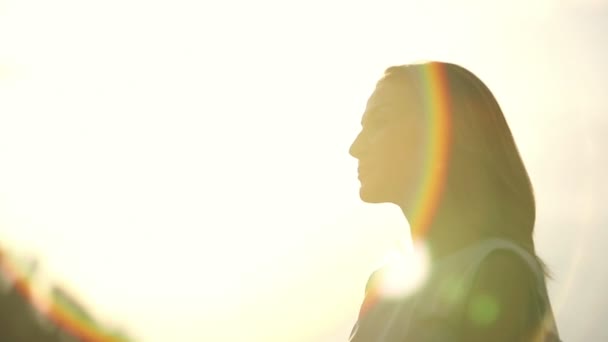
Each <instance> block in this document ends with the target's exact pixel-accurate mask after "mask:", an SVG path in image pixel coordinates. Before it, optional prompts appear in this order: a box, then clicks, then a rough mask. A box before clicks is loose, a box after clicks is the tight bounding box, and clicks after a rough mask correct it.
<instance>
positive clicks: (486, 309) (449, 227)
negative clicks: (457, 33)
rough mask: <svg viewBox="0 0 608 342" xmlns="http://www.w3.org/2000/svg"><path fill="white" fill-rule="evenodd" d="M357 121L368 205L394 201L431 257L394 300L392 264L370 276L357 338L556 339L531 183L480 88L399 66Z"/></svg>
mask: <svg viewBox="0 0 608 342" xmlns="http://www.w3.org/2000/svg"><path fill="white" fill-rule="evenodd" d="M361 124H362V130H361V132H360V133H359V135H358V136H357V138H356V139H355V141H354V142H353V144H352V146H351V148H350V151H349V152H350V154H351V155H352V156H353V157H355V158H356V159H358V162H359V168H358V171H359V180H360V182H361V188H360V197H361V199H362V200H363V201H365V202H368V203H383V202H389V203H394V204H396V205H398V206H399V207H400V208H401V210H402V211H403V214H404V215H405V216H406V218H407V220H408V222H409V224H410V228H411V234H412V238H413V241H414V242H415V244H416V245H422V246H425V248H424V250H426V251H427V253H428V259H429V260H430V261H429V266H428V271H427V272H426V276H425V278H424V280H423V281H422V283H421V285H419V286H418V287H416V288H415V290H413V291H410V292H407V293H401V294H399V295H397V296H395V295H389V294H388V293H386V292H385V291H384V290H383V289H386V288H387V287H386V286H384V285H386V284H385V283H386V282H387V281H388V280H387V279H388V277H387V276H386V275H387V274H389V271H390V272H394V269H395V267H393V265H387V267H384V268H381V269H380V270H378V271H376V272H374V274H372V276H371V277H370V279H369V281H368V286H367V288H366V297H365V300H364V303H363V305H362V307H361V310H360V314H359V320H358V321H357V323H356V325H355V327H354V328H353V331H352V333H351V338H350V341H352V342H371V341H374V342H397V341H398V342H405V341H415V342H421V341H422V342H424V341H437V342H441V341H466V342H475V341H484V342H488V341H493V342H500V341H509V342H513V341H559V338H558V335H557V329H556V327H555V322H554V319H553V313H552V310H551V305H550V303H549V299H548V296H547V290H546V285H545V273H544V267H543V264H542V262H541V261H540V260H539V259H538V258H537V256H536V253H535V248H534V241H533V239H532V232H533V228H534V220H535V204H534V195H533V191H532V186H531V183H530V180H529V178H528V174H527V172H526V169H525V167H524V164H523V162H522V159H521V157H520V155H519V152H518V150H517V147H516V145H515V142H514V140H513V136H512V135H511V132H510V129H509V127H508V125H507V122H506V121H505V118H504V116H503V114H502V111H501V109H500V107H499V105H498V103H497V102H496V100H495V98H494V96H493V95H492V93H491V92H490V90H489V89H488V88H487V87H486V86H485V85H484V84H483V82H481V81H480V80H479V79H478V78H477V77H476V76H475V75H473V74H472V73H471V72H470V71H468V70H466V69H464V68H462V67H460V66H457V65H454V64H449V63H442V62H428V63H420V64H412V65H404V66H396V67H391V68H389V69H387V70H386V71H385V74H384V76H383V77H382V78H381V79H380V81H379V82H378V83H377V85H376V89H375V91H374V92H373V93H372V95H371V97H370V98H369V100H368V103H367V107H366V110H365V113H364V114H363V119H362V122H361ZM391 267H392V268H391ZM397 270H398V268H397Z"/></svg>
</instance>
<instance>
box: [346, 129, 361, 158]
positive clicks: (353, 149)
mask: <svg viewBox="0 0 608 342" xmlns="http://www.w3.org/2000/svg"><path fill="white" fill-rule="evenodd" d="M361 142H362V139H361V133H359V134H357V137H356V138H355V140H354V141H353V143H352V144H351V145H350V148H349V149H348V153H349V154H350V155H351V156H353V157H354V158H359V156H360V155H361Z"/></svg>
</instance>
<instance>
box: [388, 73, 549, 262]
mask: <svg viewBox="0 0 608 342" xmlns="http://www.w3.org/2000/svg"><path fill="white" fill-rule="evenodd" d="M429 70H433V72H435V73H438V74H440V75H441V77H440V78H438V80H439V81H440V82H441V83H442V84H440V85H437V86H440V87H442V89H444V90H445V91H444V92H445V93H446V95H447V96H446V98H444V99H441V100H442V101H447V103H446V106H447V108H448V112H449V116H450V121H451V124H450V132H449V135H450V140H449V145H450V146H449V154H448V158H447V161H446V162H447V163H448V167H447V172H446V179H445V186H444V188H445V191H444V192H446V193H447V192H449V193H451V194H455V196H457V197H458V198H460V199H463V200H464V199H466V198H467V197H468V196H482V198H478V200H481V201H483V203H484V208H485V211H486V213H484V214H485V215H488V217H490V218H491V220H490V223H491V224H485V225H480V226H477V227H470V229H477V230H478V231H476V232H475V233H476V236H480V237H502V238H508V239H510V240H512V241H514V242H516V243H518V244H520V245H521V246H522V247H524V248H525V249H526V250H528V251H529V252H530V253H531V254H533V255H534V256H536V252H535V248H534V242H533V239H532V235H533V230H534V222H535V216H536V209H535V201H534V193H533V189H532V184H531V182H530V178H529V176H528V173H527V171H526V168H525V166H524V163H523V160H522V158H521V156H520V154H519V151H518V149H517V146H516V144H515V141H514V139H513V135H512V133H511V130H510V128H509V125H508V124H507V121H506V120H505V116H504V115H503V112H502V110H501V108H500V106H499V104H498V102H497V101H496V99H495V98H494V95H493V94H492V92H491V91H490V90H489V89H488V87H487V86H486V85H485V84H484V83H483V82H482V81H481V80H480V79H479V78H478V77H477V76H475V75H474V74H473V73H472V72H470V71H468V70H466V69H465V68H463V67H461V66H458V65H455V64H450V63H443V62H426V63H421V64H411V65H402V66H395V67H390V68H388V69H387V70H386V71H385V75H384V77H383V79H382V80H381V81H380V82H391V83H398V84H402V85H405V86H406V87H405V88H406V89H407V90H408V91H412V92H414V94H409V95H404V96H407V98H408V101H410V100H412V101H416V102H419V103H418V104H419V105H420V108H425V106H424V104H423V103H420V102H421V101H428V97H429V95H428V94H427V93H428V92H429V91H431V89H432V88H433V86H432V85H431V86H429V85H428V82H429V80H428V75H429ZM425 83H426V84H425ZM426 108H427V110H432V106H431V109H428V108H429V106H426ZM424 115H433V113H424ZM471 174H475V175H482V177H481V178H482V179H479V183H480V184H481V186H482V188H481V189H482V190H483V191H481V193H477V194H471V193H470V189H467V182H464V181H463V179H465V178H466V177H469V178H470V177H471V176H470V175H471ZM539 261H540V260H539ZM541 264H542V262H541Z"/></svg>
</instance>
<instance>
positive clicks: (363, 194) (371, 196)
mask: <svg viewBox="0 0 608 342" xmlns="http://www.w3.org/2000/svg"><path fill="white" fill-rule="evenodd" d="M359 197H360V198H361V200H362V201H363V202H366V203H387V202H393V201H392V200H391V199H390V197H389V196H386V194H384V193H383V192H382V191H378V189H370V188H369V187H365V186H361V188H360V189H359Z"/></svg>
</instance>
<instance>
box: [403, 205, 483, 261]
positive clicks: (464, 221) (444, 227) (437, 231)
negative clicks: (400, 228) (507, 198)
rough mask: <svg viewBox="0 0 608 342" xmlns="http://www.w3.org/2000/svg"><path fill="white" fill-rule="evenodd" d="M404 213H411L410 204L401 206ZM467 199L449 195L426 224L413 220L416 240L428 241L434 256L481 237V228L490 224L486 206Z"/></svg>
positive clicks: (440, 255) (459, 247)
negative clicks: (460, 199) (457, 198)
mask: <svg viewBox="0 0 608 342" xmlns="http://www.w3.org/2000/svg"><path fill="white" fill-rule="evenodd" d="M400 207H401V210H402V212H403V214H404V215H405V216H406V218H408V217H413V215H409V213H408V211H407V210H406V209H407V208H404V206H400ZM481 209H482V208H480V207H479V206H476V205H473V203H471V202H467V203H466V205H463V203H462V202H458V201H451V200H450V199H449V198H445V199H444V200H443V201H442V203H441V204H440V205H439V206H438V208H437V211H436V212H435V213H434V215H433V217H432V219H431V220H430V222H429V223H428V225H427V226H426V227H422V226H420V225H419V222H416V221H415V220H412V221H408V222H410V229H411V233H412V240H413V241H414V242H422V243H424V244H425V245H426V246H427V247H428V250H429V253H430V258H431V260H437V259H440V258H442V257H444V256H446V255H449V254H452V253H454V252H456V251H458V250H460V249H462V248H464V247H467V246H469V245H471V244H472V243H475V242H476V241H478V240H479V239H480V238H481V236H480V235H479V232H480V231H481V229H477V228H479V227H480V226H481V225H484V224H487V223H488V222H487V218H488V217H487V215H484V213H486V212H487V211H486V210H481Z"/></svg>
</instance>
